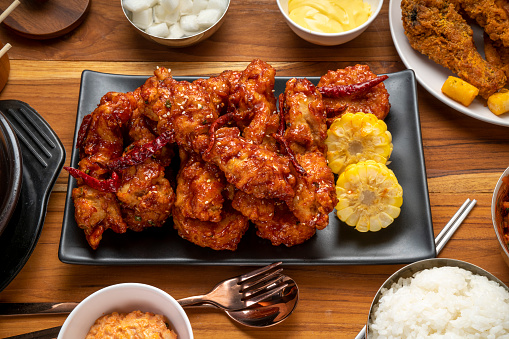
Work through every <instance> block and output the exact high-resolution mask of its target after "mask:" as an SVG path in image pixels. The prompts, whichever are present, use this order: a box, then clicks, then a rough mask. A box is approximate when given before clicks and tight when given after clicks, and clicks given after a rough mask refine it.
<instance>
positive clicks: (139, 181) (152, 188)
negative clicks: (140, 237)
mask: <svg viewBox="0 0 509 339" xmlns="http://www.w3.org/2000/svg"><path fill="white" fill-rule="evenodd" d="M121 174H122V181H121V186H120V188H119V190H118V192H117V193H116V194H117V198H118V200H119V201H120V202H121V211H122V215H123V218H124V221H125V222H126V223H127V226H128V228H129V229H131V230H133V231H136V232H139V231H142V230H143V229H145V228H148V227H161V226H162V225H163V224H164V222H165V221H166V219H168V217H169V216H170V215H171V209H172V206H173V203H174V201H175V193H174V191H173V188H172V187H171V185H170V182H169V181H168V179H166V178H165V177H164V167H163V166H161V165H160V164H159V163H157V162H156V161H155V160H153V159H151V158H149V159H147V160H145V161H144V162H143V163H141V164H139V165H135V166H130V167H128V168H126V169H124V170H122V171H121Z"/></svg>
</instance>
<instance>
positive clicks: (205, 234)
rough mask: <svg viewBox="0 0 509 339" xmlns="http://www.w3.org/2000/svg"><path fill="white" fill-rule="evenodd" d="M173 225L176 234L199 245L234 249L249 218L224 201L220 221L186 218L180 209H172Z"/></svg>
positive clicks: (218, 248)
mask: <svg viewBox="0 0 509 339" xmlns="http://www.w3.org/2000/svg"><path fill="white" fill-rule="evenodd" d="M173 222H174V227H175V229H177V231H178V234H179V235H180V236H181V237H182V238H184V239H186V240H188V241H190V242H192V243H194V244H196V245H199V246H201V247H210V248H211V249H213V250H216V251H221V250H230V251H235V250H236V249H237V246H238V244H239V242H240V240H241V239H242V236H243V235H244V234H245V233H246V231H247V229H248V227H249V220H248V219H247V218H246V217H244V216H243V215H242V214H240V213H239V212H237V211H235V210H234V209H233V208H231V206H229V204H228V203H225V205H224V206H223V209H222V212H221V221H219V222H211V221H201V220H199V219H194V218H186V217H184V216H183V214H182V209H181V208H178V207H176V206H175V207H174V209H173Z"/></svg>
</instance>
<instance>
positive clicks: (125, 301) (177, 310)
mask: <svg viewBox="0 0 509 339" xmlns="http://www.w3.org/2000/svg"><path fill="white" fill-rule="evenodd" d="M136 310H140V311H142V312H151V313H154V314H161V315H164V316H165V317H166V318H167V319H168V321H169V324H170V328H171V329H172V330H173V331H174V332H175V333H176V334H177V336H178V338H179V339H193V331H192V328H191V323H190V322H189V318H188V317H187V314H186V312H185V311H184V309H183V308H182V306H180V305H179V303H178V302H177V301H176V300H175V299H174V298H173V297H172V296H171V295H169V294H168V293H166V292H164V291H163V290H160V289H159V288H157V287H154V286H150V285H145V284H138V283H123V284H117V285H111V286H108V287H105V288H103V289H100V290H98V291H96V292H94V293H92V294H91V295H89V296H88V297H86V298H85V299H84V300H83V301H82V302H80V303H79V304H78V306H76V308H75V309H74V310H73V311H72V312H71V313H70V314H69V316H68V317H67V319H66V320H65V322H64V324H63V325H62V329H61V330H60V333H59V334H58V337H57V339H68V338H85V336H86V335H87V333H88V331H89V330H90V327H91V326H92V325H93V324H94V323H95V321H96V320H97V319H98V318H100V317H101V316H103V315H106V314H110V313H112V312H118V313H122V312H123V313H129V312H132V311H136Z"/></svg>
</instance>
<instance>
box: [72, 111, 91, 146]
mask: <svg viewBox="0 0 509 339" xmlns="http://www.w3.org/2000/svg"><path fill="white" fill-rule="evenodd" d="M91 122H92V114H89V115H85V116H84V117H83V120H82V121H81V126H80V129H79V131H78V139H77V140H76V148H81V146H82V145H83V142H84V141H85V137H86V136H87V131H88V128H89V127H90V123H91Z"/></svg>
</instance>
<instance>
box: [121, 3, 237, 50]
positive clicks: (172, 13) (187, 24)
mask: <svg viewBox="0 0 509 339" xmlns="http://www.w3.org/2000/svg"><path fill="white" fill-rule="evenodd" d="M121 5H122V10H123V11H124V14H125V16H126V18H127V20H128V21H129V23H130V24H131V25H132V26H133V27H134V29H135V30H136V31H138V33H140V34H141V35H142V36H144V37H145V38H147V39H149V40H151V41H154V42H157V43H159V44H162V45H166V46H169V47H187V46H192V45H195V44H197V43H199V42H201V41H203V40H205V39H207V38H209V37H210V36H211V35H212V34H214V33H215V32H216V31H217V30H218V29H219V28H220V27H221V25H222V24H223V22H224V19H225V17H226V13H227V12H228V8H229V6H230V0H121Z"/></svg>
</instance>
